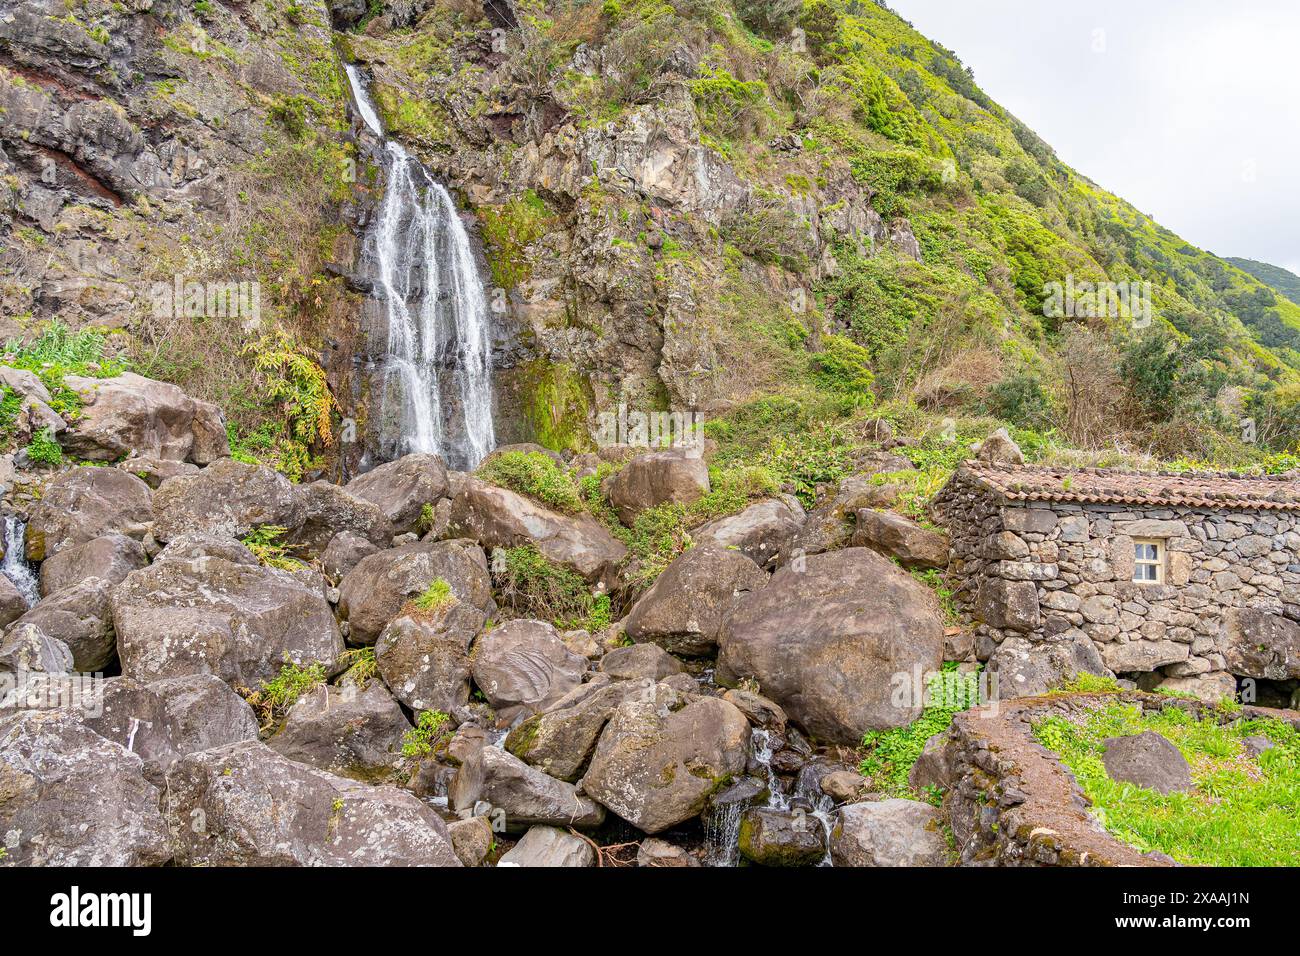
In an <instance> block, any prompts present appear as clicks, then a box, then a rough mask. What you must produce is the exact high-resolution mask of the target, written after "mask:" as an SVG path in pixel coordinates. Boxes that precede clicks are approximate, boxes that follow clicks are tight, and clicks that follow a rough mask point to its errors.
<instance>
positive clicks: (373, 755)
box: [267, 680, 411, 782]
mask: <svg viewBox="0 0 1300 956" xmlns="http://www.w3.org/2000/svg"><path fill="white" fill-rule="evenodd" d="M410 729H411V724H410V721H408V720H407V719H406V715H405V714H403V713H402V708H401V707H399V706H398V705H397V701H395V700H393V695H392V694H390V693H389V692H388V689H387V688H386V687H384V685H383V682H382V681H377V680H371V681H370V682H369V683H368V684H367V685H366V686H365V687H358V686H357V685H356V684H355V683H354V682H352V681H351V680H346V681H345V682H344V683H343V684H342V685H340V686H337V687H334V686H330V685H329V684H321V685H319V686H317V687H314V688H312V689H311V690H310V691H308V692H307V693H305V694H303V695H302V696H301V697H299V698H298V700H297V702H295V703H294V705H293V706H292V707H290V708H289V713H288V714H286V715H285V718H284V723H283V724H281V726H280V729H279V730H278V731H276V733H275V736H273V737H272V738H271V739H270V740H268V741H267V744H268V745H269V746H270V748H271V749H272V750H274V751H275V752H276V753H278V754H280V755H282V756H285V757H288V758H289V759H290V760H296V761H297V762H298V763H305V764H307V765H308V766H309V767H315V768H316V769H317V770H327V771H329V772H330V773H336V774H338V775H339V776H341V777H352V778H354V779H356V780H362V781H367V782H374V781H376V780H379V779H382V778H383V777H385V776H387V775H388V774H389V773H390V772H391V771H392V769H393V767H394V765H395V764H396V763H397V762H398V760H399V759H400V758H401V755H402V738H403V736H405V734H406V732H407V731H408V730H410Z"/></svg>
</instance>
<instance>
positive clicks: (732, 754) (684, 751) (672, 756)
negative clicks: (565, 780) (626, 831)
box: [583, 684, 749, 834]
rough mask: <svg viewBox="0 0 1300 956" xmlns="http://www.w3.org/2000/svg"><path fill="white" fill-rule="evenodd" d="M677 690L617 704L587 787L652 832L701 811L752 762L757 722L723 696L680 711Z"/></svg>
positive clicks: (664, 689) (662, 690)
mask: <svg viewBox="0 0 1300 956" xmlns="http://www.w3.org/2000/svg"><path fill="white" fill-rule="evenodd" d="M676 702H678V695H677V693H676V692H675V691H673V690H671V689H670V688H667V687H665V686H663V685H662V684H660V685H656V688H655V693H654V694H652V695H637V696H636V697H635V698H633V699H631V700H627V701H624V702H623V703H622V704H620V705H619V706H618V707H617V708H616V709H615V711H614V713H613V715H612V716H611V717H610V719H609V722H608V723H607V724H606V725H605V730H604V732H603V733H601V735H600V741H599V742H598V743H597V744H596V751H595V753H594V754H593V755H592V758H591V765H590V766H589V767H588V768H587V772H586V775H585V776H584V777H583V789H584V791H585V792H586V793H588V794H589V795H590V796H591V797H592V798H593V799H594V800H597V801H599V802H600V803H602V804H603V805H604V806H606V807H608V808H609V809H610V810H612V811H613V812H614V813H617V814H618V815H619V816H620V817H622V818H623V819H624V820H626V821H628V822H629V823H631V824H632V825H633V826H635V827H637V828H638V829H639V830H642V831H643V832H645V833H651V834H653V833H660V832H662V831H664V830H666V829H668V828H669V827H671V826H675V825H676V824H678V823H681V822H683V821H685V820H689V819H691V818H692V817H694V816H697V815H699V813H700V812H701V811H703V810H704V808H705V806H706V805H707V803H708V799H709V797H710V796H712V795H713V794H714V793H716V792H717V791H718V790H721V789H722V788H723V787H725V786H726V785H727V784H728V783H730V782H731V781H732V778H733V777H735V776H738V775H739V774H741V773H742V772H743V771H744V769H745V761H746V759H747V758H748V756H749V721H747V720H746V719H745V715H744V714H742V713H741V712H740V711H739V710H737V709H736V708H735V707H733V706H732V705H731V704H729V703H727V702H726V701H724V700H721V699H719V698H716V697H705V698H701V699H698V700H695V701H693V702H691V703H689V704H687V705H686V706H684V707H682V708H680V709H679V710H671V709H670V705H672V704H674V703H676Z"/></svg>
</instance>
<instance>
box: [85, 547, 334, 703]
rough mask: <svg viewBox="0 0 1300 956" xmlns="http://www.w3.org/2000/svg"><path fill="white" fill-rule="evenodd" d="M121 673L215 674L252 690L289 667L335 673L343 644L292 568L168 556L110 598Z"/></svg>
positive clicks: (141, 676)
mask: <svg viewBox="0 0 1300 956" xmlns="http://www.w3.org/2000/svg"><path fill="white" fill-rule="evenodd" d="M109 604H110V607H111V609H112V618H113V626H114V628H115V630H116V632H117V640H118V651H119V653H120V655H121V659H122V673H123V674H125V675H126V676H128V677H134V678H135V679H136V680H139V681H143V682H148V681H153V680H158V679H160V678H163V677H179V676H182V675H186V674H216V675H217V676H218V677H220V678H221V679H222V680H224V681H226V682H227V683H229V684H232V685H233V686H246V687H256V686H257V685H258V684H259V683H261V682H263V681H269V680H271V679H272V678H274V677H275V676H276V675H277V674H278V673H279V672H280V670H281V668H282V667H283V666H284V664H285V663H286V662H291V663H294V664H297V665H299V666H307V665H310V664H312V663H318V662H319V663H322V664H324V665H325V667H326V669H327V670H331V671H332V670H333V669H334V667H335V665H336V663H337V661H338V659H339V655H341V654H342V653H343V638H342V636H341V635H340V634H339V627H338V624H337V622H336V621H335V620H334V613H333V611H332V610H331V609H330V606H329V603H328V602H327V601H326V600H325V598H324V597H323V596H322V594H321V593H320V591H319V590H318V589H316V588H312V587H309V586H308V585H307V584H304V583H303V581H302V580H300V579H299V578H298V577H296V576H295V575H294V574H292V573H290V572H288V571H281V570H279V569H276V568H268V567H262V566H260V565H257V564H252V565H250V564H244V563H236V562H234V561H230V560H228V559H227V558H226V557H218V556H215V555H209V554H199V555H198V556H196V557H194V558H185V557H180V556H179V555H176V556H171V555H169V554H168V552H167V551H166V550H164V552H163V553H162V554H160V555H159V556H158V559H157V560H156V561H155V562H154V563H153V564H151V565H150V566H149V567H147V568H141V569H140V570H139V571H133V572H131V574H129V575H127V578H126V580H125V581H123V582H122V583H121V584H119V585H117V587H115V588H113V589H112V591H111V593H110V595H109Z"/></svg>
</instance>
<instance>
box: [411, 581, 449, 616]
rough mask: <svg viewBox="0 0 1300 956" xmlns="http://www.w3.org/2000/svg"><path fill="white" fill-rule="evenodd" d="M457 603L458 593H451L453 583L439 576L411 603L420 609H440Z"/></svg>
mask: <svg viewBox="0 0 1300 956" xmlns="http://www.w3.org/2000/svg"><path fill="white" fill-rule="evenodd" d="M455 603H456V595H454V594H452V593H451V585H450V584H449V583H448V582H447V579H446V578H437V579H435V580H434V581H433V582H432V583H430V585H429V586H428V587H427V588H425V589H424V590H423V591H422V592H421V593H419V594H417V595H416V596H415V597H414V598H412V599H411V604H412V605H414V606H415V608H416V609H417V610H420V611H440V610H442V609H443V608H444V607H447V606H448V605H450V604H455Z"/></svg>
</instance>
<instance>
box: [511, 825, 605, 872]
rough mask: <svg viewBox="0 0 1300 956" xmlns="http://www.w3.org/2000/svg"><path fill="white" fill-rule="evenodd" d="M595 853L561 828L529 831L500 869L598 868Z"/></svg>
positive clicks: (589, 845)
mask: <svg viewBox="0 0 1300 956" xmlns="http://www.w3.org/2000/svg"><path fill="white" fill-rule="evenodd" d="M595 865H596V851H595V850H593V849H592V848H591V844H590V843H588V842H587V841H586V840H584V839H583V838H582V837H579V836H574V835H573V834H572V833H570V832H568V831H567V830H561V829H560V828H559V827H544V826H538V827H530V828H529V830H528V832H527V833H525V834H524V835H523V837H521V838H520V840H519V842H518V843H516V844H515V845H514V846H513V847H511V848H510V851H509V852H508V853H506V854H505V855H504V856H502V857H501V860H500V861H499V862H498V863H497V866H546V867H573V866H595Z"/></svg>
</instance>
